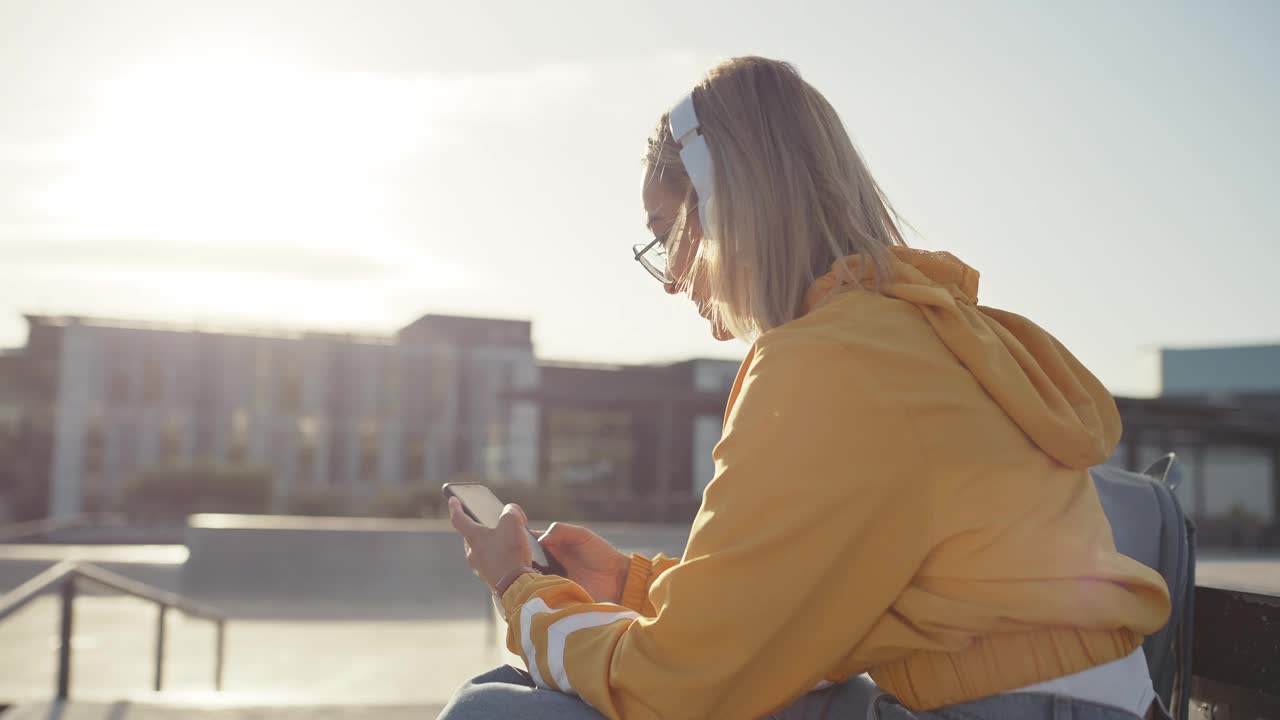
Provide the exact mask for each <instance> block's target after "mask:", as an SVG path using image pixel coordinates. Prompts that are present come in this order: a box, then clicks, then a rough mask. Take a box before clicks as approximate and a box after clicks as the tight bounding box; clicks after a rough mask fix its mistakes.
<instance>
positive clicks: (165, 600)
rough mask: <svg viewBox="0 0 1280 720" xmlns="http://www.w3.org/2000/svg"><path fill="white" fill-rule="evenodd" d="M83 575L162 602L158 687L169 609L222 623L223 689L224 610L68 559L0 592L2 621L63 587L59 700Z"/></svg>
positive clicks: (218, 683)
mask: <svg viewBox="0 0 1280 720" xmlns="http://www.w3.org/2000/svg"><path fill="white" fill-rule="evenodd" d="M80 580H83V581H88V582H89V583H92V584H95V585H101V586H102V587H105V588H108V589H110V590H114V591H116V592H120V593H124V594H125V595H132V596H133V597H136V598H139V599H142V600H147V601H149V602H152V603H155V604H156V606H157V607H159V609H160V612H159V614H158V616H157V618H156V666H155V677H154V687H155V689H156V690H157V691H158V690H160V689H161V688H162V687H163V685H164V650H165V619H166V617H167V615H168V612H169V608H174V609H176V610H178V611H179V612H181V613H183V614H185V615H190V616H192V617H198V618H201V619H204V620H208V621H210V622H212V623H214V625H215V626H216V628H217V641H216V643H217V644H216V647H215V649H214V654H215V655H214V667H213V687H214V690H219V691H220V690H222V665H223V656H224V650H225V647H226V629H227V616H226V615H225V614H223V613H222V611H220V610H218V609H217V608H214V607H210V606H208V605H204V604H202V603H198V602H196V601H194V600H191V599H189V598H185V597H183V596H181V595H177V594H174V593H171V592H167V591H165V590H160V589H159V588H154V587H152V586H150V585H146V584H144V583H140V582H138V581H136V580H131V579H129V578H127V577H124V576H123V575H117V574H116V573H113V572H111V571H109V570H103V569H102V568H100V567H96V566H94V565H89V564H86V563H78V562H75V561H72V560H64V561H62V562H60V563H58V564H57V565H54V566H53V567H51V568H49V569H48V570H45V571H44V572H42V573H40V574H39V575H36V576H35V577H33V578H31V579H30V580H28V581H26V582H25V583H23V584H21V585H19V586H18V587H16V588H14V589H13V590H10V591H9V592H8V593H5V594H4V595H0V622H3V621H4V620H5V619H6V618H8V617H9V616H10V615H12V614H14V613H15V612H17V611H19V610H21V609H22V608H24V607H26V606H27V605H28V604H29V603H31V602H32V601H33V600H35V599H36V598H37V597H39V596H41V595H43V594H44V593H46V592H48V591H50V590H57V591H58V594H59V596H60V597H61V600H62V613H61V626H60V629H59V638H60V643H59V645H58V699H59V700H66V699H67V695H68V691H69V689H70V685H71V635H72V623H73V620H74V613H73V612H72V607H73V604H74V603H75V598H76V595H77V587H76V585H77V581H80Z"/></svg>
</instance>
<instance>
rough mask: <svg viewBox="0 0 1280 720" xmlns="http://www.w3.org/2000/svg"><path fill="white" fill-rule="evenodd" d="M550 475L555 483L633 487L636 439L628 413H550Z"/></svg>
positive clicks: (548, 430) (548, 414)
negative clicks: (632, 475)
mask: <svg viewBox="0 0 1280 720" xmlns="http://www.w3.org/2000/svg"><path fill="white" fill-rule="evenodd" d="M546 420H547V426H546V432H547V441H546V448H547V458H546V463H547V473H548V475H549V479H550V480H551V481H552V482H553V483H559V484H564V485H579V486H593V487H597V488H600V489H609V490H615V491H624V490H626V489H627V488H630V487H631V473H632V468H633V466H634V462H635V453H636V448H635V439H634V433H633V426H632V419H631V415H630V414H629V413H625V412H608V411H594V410H569V409H564V410H551V411H549V412H548V413H547V415H546Z"/></svg>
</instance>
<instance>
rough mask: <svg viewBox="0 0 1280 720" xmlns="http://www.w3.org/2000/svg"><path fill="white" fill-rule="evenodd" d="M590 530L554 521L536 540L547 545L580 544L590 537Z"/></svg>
mask: <svg viewBox="0 0 1280 720" xmlns="http://www.w3.org/2000/svg"><path fill="white" fill-rule="evenodd" d="M590 532H591V531H589V530H587V529H586V528H584V527H581V526H579V525H571V524H569V523H562V522H554V523H551V527H549V528H547V531H546V532H545V533H543V534H542V537H540V538H538V542H540V543H542V544H543V545H546V546H548V547H556V546H563V545H569V546H572V545H581V544H582V543H583V542H585V541H586V540H588V539H589V538H590Z"/></svg>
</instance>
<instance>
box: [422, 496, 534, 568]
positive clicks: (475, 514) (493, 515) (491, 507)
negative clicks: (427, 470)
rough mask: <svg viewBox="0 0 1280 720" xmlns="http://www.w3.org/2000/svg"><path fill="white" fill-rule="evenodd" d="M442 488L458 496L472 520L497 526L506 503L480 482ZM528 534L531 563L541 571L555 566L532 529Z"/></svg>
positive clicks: (489, 525)
mask: <svg viewBox="0 0 1280 720" xmlns="http://www.w3.org/2000/svg"><path fill="white" fill-rule="evenodd" d="M443 490H444V493H445V495H453V496H454V497H456V498H458V500H459V501H460V502H461V503H462V507H463V509H464V510H466V511H467V514H468V515H470V516H471V517H472V519H473V520H475V521H476V522H478V523H480V524H481V525H484V526H485V527H491V528H492V527H498V517H499V516H501V515H502V508H504V507H506V505H505V504H504V503H503V502H502V501H501V500H499V499H498V496H497V495H494V494H493V491H492V490H490V489H489V488H487V487H485V486H484V485H481V484H480V483H448V484H447V485H445V486H444V488H443ZM529 534H530V535H531V536H533V537H532V539H533V542H532V543H530V544H531V545H532V547H533V564H534V565H535V566H536V567H537V568H538V569H539V570H541V571H543V572H546V571H547V569H549V568H554V567H557V566H556V565H553V564H552V562H551V560H550V559H549V558H548V557H547V552H546V551H545V550H543V549H542V544H541V543H539V542H538V537H537V536H536V535H534V534H533V531H529Z"/></svg>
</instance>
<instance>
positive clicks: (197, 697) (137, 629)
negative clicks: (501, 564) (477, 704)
mask: <svg viewBox="0 0 1280 720" xmlns="http://www.w3.org/2000/svg"><path fill="white" fill-rule="evenodd" d="M57 617H58V607H57V602H56V600H55V598H53V597H45V598H41V599H40V600H38V601H36V602H35V603H34V604H32V605H30V606H28V607H27V608H26V609H24V610H22V611H21V612H20V613H19V614H18V615H15V616H13V617H11V618H10V619H9V621H8V622H5V623H2V624H0V699H3V701H5V702H32V701H42V700H47V699H48V698H50V697H51V696H52V694H53V689H54V682H55V678H56V675H57V657H56V656H57V647H58V631H57V628H58V625H57V623H58V620H57ZM155 618H156V613H155V609H154V608H153V607H152V606H150V605H149V604H146V603H142V602H139V601H136V600H133V599H131V598H123V597H93V596H89V597H81V598H79V599H77V601H76V616H75V625H74V627H75V633H74V636H73V639H72V648H73V653H72V672H71V696H72V698H73V699H75V700H78V701H79V700H83V701H97V702H98V703H107V704H109V703H112V702H115V701H119V700H121V699H122V698H123V699H128V700H131V701H133V702H135V703H155V702H161V703H165V702H168V703H179V704H182V705H184V706H191V704H193V703H194V704H195V705H194V706H196V707H199V706H201V705H208V706H209V707H211V708H212V709H211V710H210V712H213V710H216V709H217V707H218V706H225V705H235V706H239V707H241V708H244V707H252V706H255V705H261V706H276V705H311V706H315V705H354V706H362V705H377V706H385V705H387V704H394V705H398V706H415V707H416V708H417V712H419V713H420V712H421V709H422V707H424V706H426V707H436V708H438V707H439V706H440V705H442V704H443V703H444V702H445V701H447V699H448V698H449V696H450V695H451V694H452V693H453V691H454V689H455V688H457V687H458V686H459V685H461V684H462V683H463V682H464V681H465V680H467V679H468V678H470V677H473V676H475V675H477V674H479V673H482V672H484V671H486V670H488V669H490V668H492V667H494V666H496V665H499V664H502V663H505V662H512V661H514V658H513V657H512V656H510V655H509V654H508V653H507V652H506V651H505V649H503V648H502V647H500V643H501V641H502V638H501V637H499V636H498V634H499V633H500V632H502V631H503V630H504V629H505V628H502V627H500V626H498V625H492V626H491V625H489V624H487V623H486V622H485V621H484V620H483V619H482V618H483V615H482V614H480V613H478V614H477V618H476V619H472V620H449V621H425V622H424V621H385V622H368V621H314V622H287V621H261V620H233V621H232V622H231V623H230V624H229V625H228V628H227V640H226V659H225V677H224V692H223V693H214V692H212V683H213V648H214V632H213V629H212V626H211V625H210V624H209V623H206V622H203V621H199V620H194V619H188V618H184V617H182V616H181V615H177V614H175V613H171V616H170V621H169V625H168V631H167V634H168V638H167V642H166V663H165V684H164V687H165V692H164V693H162V694H159V695H157V694H155V693H153V692H152V691H151V683H152V678H153V673H154V662H153V659H154V656H155V655H154V653H155V650H154V647H155V646H154V641H155V640H154V639H155ZM84 707H86V708H87V707H90V706H87V705H86V706H84ZM138 707H141V706H138ZM102 708H106V709H102ZM99 709H100V710H101V712H117V713H118V712H120V708H118V707H117V708H116V709H115V710H111V709H110V706H109V705H102V706H101V707H100V708H99ZM382 709H387V708H385V707H383V708H382ZM77 712H97V711H90V710H77ZM137 712H139V711H138V710H137V709H136V708H135V709H134V710H131V711H130V712H129V713H128V715H127V717H129V718H135V717H148V716H147V715H145V714H144V715H139V714H137ZM215 714H216V713H215ZM418 716H419V717H421V714H419V715H418ZM429 716H430V715H429ZM75 717H77V718H78V717H79V716H75ZM84 717H85V718H89V717H99V716H98V715H92V714H90V715H86V716H84ZM101 717H104V718H105V717H109V716H108V715H101ZM111 717H116V718H117V720H119V717H123V716H111ZM192 717H195V716H194V715H193V716H192ZM246 717H247V716H246ZM272 717H276V716H275V715H273V716H272ZM317 717H318V716H317ZM342 717H344V718H345V717H348V716H347V715H343V716H342ZM378 717H399V715H379V716H378ZM406 717H407V716H406ZM6 720H8V719H7V718H6ZM63 720H72V718H71V716H64V718H63Z"/></svg>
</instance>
